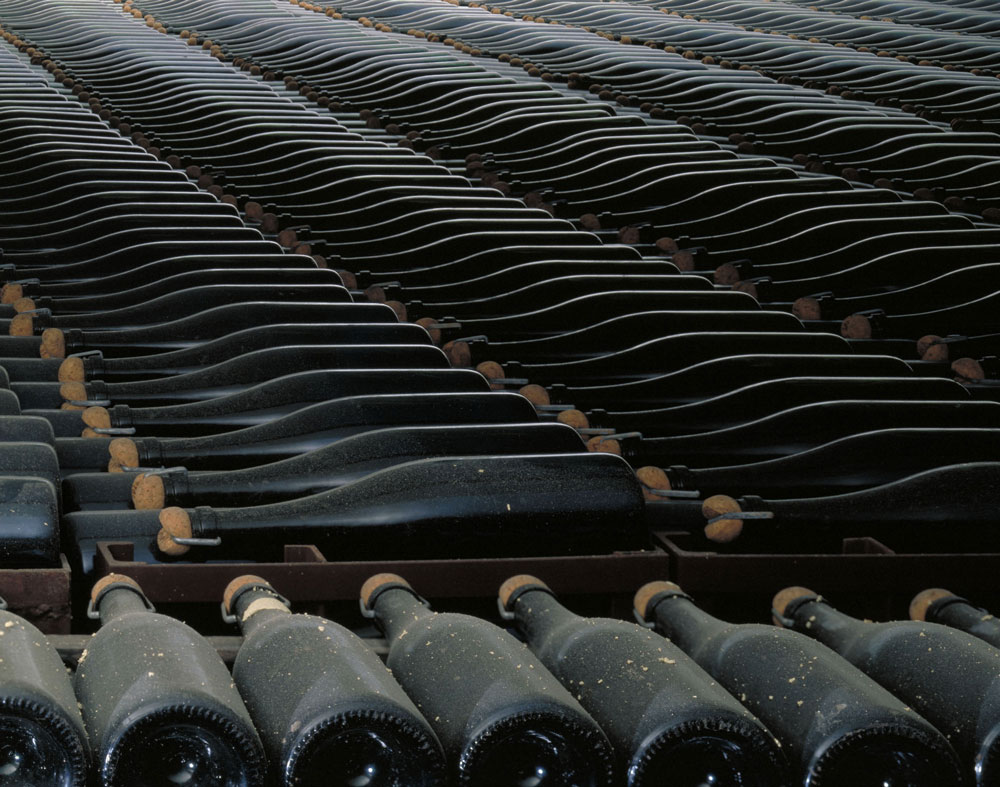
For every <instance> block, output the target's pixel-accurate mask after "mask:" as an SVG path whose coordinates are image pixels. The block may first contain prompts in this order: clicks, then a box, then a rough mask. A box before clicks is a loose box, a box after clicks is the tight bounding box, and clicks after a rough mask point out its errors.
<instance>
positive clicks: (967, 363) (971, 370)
mask: <svg viewBox="0 0 1000 787" xmlns="http://www.w3.org/2000/svg"><path fill="white" fill-rule="evenodd" d="M951 370H952V371H953V372H954V373H955V379H956V380H958V382H960V383H962V382H974V381H976V380H983V379H985V378H986V372H984V371H983V367H982V365H981V364H980V363H979V361H977V360H976V359H975V358H959V359H958V360H957V361H953V362H952V364H951Z"/></svg>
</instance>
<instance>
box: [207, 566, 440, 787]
mask: <svg viewBox="0 0 1000 787" xmlns="http://www.w3.org/2000/svg"><path fill="white" fill-rule="evenodd" d="M223 608H224V610H225V611H226V612H227V613H228V614H229V615H231V616H232V617H233V618H234V619H235V622H236V623H237V624H238V625H239V627H240V630H241V631H242V633H243V637H244V639H243V645H242V646H241V647H240V650H239V652H238V653H237V654H236V661H235V663H234V664H233V680H234V681H235V682H236V687H237V688H238V689H239V691H240V694H241V695H242V696H243V698H244V700H245V701H246V704H247V708H248V710H249V711H250V715H251V717H252V718H253V720H254V723H255V724H256V725H257V729H258V730H259V731H260V734H261V737H262V738H263V741H264V747H265V749H266V751H267V755H268V760H269V762H270V768H271V774H272V783H273V784H275V785H281V787H321V785H322V787H326V786H327V785H338V784H342V785H345V786H349V785H368V786H369V787H434V786H435V785H441V784H443V783H444V772H445V761H444V754H443V752H442V751H441V744H440V743H439V742H438V739H437V736H435V735H434V732H433V731H432V730H431V728H430V726H429V725H428V724H427V721H426V720H425V719H424V718H423V716H421V715H420V712H419V711H418V710H417V709H416V707H415V706H414V705H413V702H412V701H411V700H410V698H409V697H407V696H406V694H405V693H404V692H403V689H402V688H401V687H400V686H399V684H398V683H397V682H396V681H395V680H394V679H393V678H392V675H391V674H390V673H389V672H388V671H387V670H386V668H385V665H384V664H383V663H382V661H381V659H379V657H378V656H377V655H376V654H375V651H374V650H373V649H372V648H371V647H369V646H368V645H367V644H365V643H364V642H363V641H362V640H361V639H360V638H359V637H358V636H357V635H355V634H353V633H352V632H351V631H349V630H348V629H346V628H344V627H343V626H340V625H338V624H336V623H333V622H331V621H329V620H325V619H324V618H320V617H316V616H315V615H293V614H291V611H290V609H289V606H288V602H287V601H286V600H285V599H283V598H282V597H281V596H279V595H278V593H277V592H276V591H275V590H274V588H273V587H272V586H271V585H270V584H269V583H268V582H267V581H266V580H264V579H261V578H260V577H256V576H242V577H237V578H236V579H234V580H233V581H232V582H231V583H230V584H229V586H228V587H227V588H226V591H225V593H224V596H223Z"/></svg>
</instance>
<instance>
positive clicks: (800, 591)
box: [771, 585, 818, 626]
mask: <svg viewBox="0 0 1000 787" xmlns="http://www.w3.org/2000/svg"><path fill="white" fill-rule="evenodd" d="M816 595H818V594H817V593H815V592H813V591H812V590H810V589H809V588H804V587H801V586H799V585H793V586H792V587H787V588H785V589H784V590H779V591H778V592H777V593H776V594H775V596H774V599H773V600H772V601H771V609H773V610H774V611H775V613H776V614H778V615H780V616H781V617H787V615H786V614H785V612H786V611H787V610H788V605H789V604H791V603H792V602H793V601H796V600H798V599H800V598H802V597H803V596H816ZM775 624H776V625H779V626H780V625H781V623H780V621H778V620H775Z"/></svg>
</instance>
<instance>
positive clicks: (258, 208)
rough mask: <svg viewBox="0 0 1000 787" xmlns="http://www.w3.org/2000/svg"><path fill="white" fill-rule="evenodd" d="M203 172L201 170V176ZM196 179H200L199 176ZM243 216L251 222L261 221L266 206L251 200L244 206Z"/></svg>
mask: <svg viewBox="0 0 1000 787" xmlns="http://www.w3.org/2000/svg"><path fill="white" fill-rule="evenodd" d="M200 174H201V171H200V170H199V175H200ZM195 177H198V176H197V175H196V176H195ZM243 215H244V216H246V217H247V218H248V219H250V221H261V220H262V219H263V218H264V206H263V205H261V204H260V203H259V202H254V201H253V200H250V201H249V202H247V203H246V204H245V205H244V206H243Z"/></svg>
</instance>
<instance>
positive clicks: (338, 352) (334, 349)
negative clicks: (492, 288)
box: [24, 344, 449, 407]
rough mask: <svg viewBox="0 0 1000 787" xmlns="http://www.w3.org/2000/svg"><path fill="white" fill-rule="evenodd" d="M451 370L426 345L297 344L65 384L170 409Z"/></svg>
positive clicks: (92, 398)
mask: <svg viewBox="0 0 1000 787" xmlns="http://www.w3.org/2000/svg"><path fill="white" fill-rule="evenodd" d="M448 366H449V364H448V360H447V358H445V356H444V353H442V352H441V350H439V349H438V348H437V347H432V346H430V345H426V344H415V345H410V344H403V345H394V344H389V345H363V344H345V345H327V344H322V345H309V344H307V345H299V346H294V345H293V346H284V347H270V348H267V349H264V350H253V351H251V352H248V353H245V354H243V355H237V356H236V357H234V358H229V359H228V360H224V361H221V362H220V363H216V364H213V365H211V366H205V367H202V368H199V369H197V370H195V371H191V372H186V373H184V374H177V375H173V376H171V377H159V378H155V379H152V380H135V381H131V382H122V383H103V382H101V381H94V382H90V383H72V382H69V383H62V384H61V394H62V396H63V398H64V399H66V400H67V401H71V402H72V401H81V402H101V401H105V400H112V401H114V402H117V403H120V404H128V405H137V406H143V405H147V406H150V407H157V406H159V407H167V406H170V405H173V404H183V403H184V402H187V401H201V400H205V399H214V398H216V397H219V396H226V395H229V394H233V393H237V392H239V391H241V390H243V389H245V388H246V387H247V386H248V385H253V384H254V383H260V382H264V381H267V380H274V379H275V378H278V377H282V376H284V375H287V374H295V373H296V372H303V371H308V370H310V369H365V368H369V369H370V368H376V369H378V368H382V369H393V368H395V369H421V368H429V369H446V368H448ZM24 385H30V384H29V383H25V384H24ZM35 385H51V384H46V383H35Z"/></svg>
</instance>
